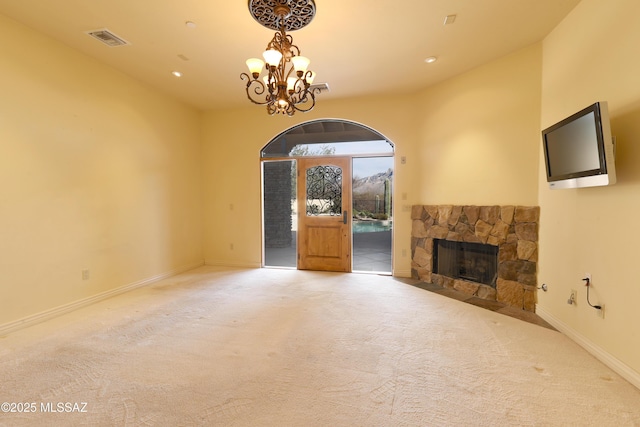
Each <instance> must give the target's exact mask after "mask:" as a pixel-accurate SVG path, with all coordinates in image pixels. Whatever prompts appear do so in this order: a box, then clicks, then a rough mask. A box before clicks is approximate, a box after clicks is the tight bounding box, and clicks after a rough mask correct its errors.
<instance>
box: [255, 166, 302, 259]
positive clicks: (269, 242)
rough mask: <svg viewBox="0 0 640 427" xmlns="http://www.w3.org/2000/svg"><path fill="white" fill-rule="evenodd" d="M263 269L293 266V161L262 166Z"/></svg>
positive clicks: (294, 187)
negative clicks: (265, 267) (264, 267)
mask: <svg viewBox="0 0 640 427" xmlns="http://www.w3.org/2000/svg"><path fill="white" fill-rule="evenodd" d="M262 183H263V184H262V185H263V197H264V200H263V209H264V215H263V219H264V265H265V266H267V267H293V268H295V267H296V266H297V265H296V263H297V248H296V233H297V222H298V221H297V219H298V218H297V197H296V162H295V160H285V161H273V162H263V166H262Z"/></svg>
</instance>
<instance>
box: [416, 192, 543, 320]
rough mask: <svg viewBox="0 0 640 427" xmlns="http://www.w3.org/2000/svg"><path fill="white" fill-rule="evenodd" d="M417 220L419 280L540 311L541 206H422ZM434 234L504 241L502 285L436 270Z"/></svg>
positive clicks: (500, 263) (500, 252) (501, 249)
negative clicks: (536, 306)
mask: <svg viewBox="0 0 640 427" xmlns="http://www.w3.org/2000/svg"><path fill="white" fill-rule="evenodd" d="M411 219H412V220H413V226H412V231H411V257H412V258H411V261H412V262H411V274H412V276H413V278H414V279H420V280H422V281H424V282H428V283H434V284H437V285H440V286H443V287H445V288H452V289H456V290H458V291H460V292H464V293H466V294H469V295H475V296H477V297H480V298H483V299H487V300H497V301H500V302H502V303H505V304H507V305H509V306H512V307H516V308H520V309H524V310H527V311H531V312H533V311H535V303H536V288H537V262H538V224H539V221H540V208H539V207H537V206H459V205H416V206H413V207H412V210H411ZM433 239H446V240H452V241H458V242H470V243H486V244H489V245H494V246H498V279H497V283H496V287H495V288H493V287H491V286H488V285H483V284H481V283H476V282H470V281H467V280H461V279H453V278H450V277H446V276H442V275H439V274H435V273H433Z"/></svg>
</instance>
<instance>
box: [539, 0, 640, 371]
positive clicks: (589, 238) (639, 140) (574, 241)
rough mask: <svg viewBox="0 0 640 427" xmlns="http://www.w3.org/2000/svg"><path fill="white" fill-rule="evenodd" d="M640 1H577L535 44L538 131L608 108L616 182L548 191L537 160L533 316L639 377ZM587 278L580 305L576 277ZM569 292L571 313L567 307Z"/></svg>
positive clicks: (579, 286)
mask: <svg viewBox="0 0 640 427" xmlns="http://www.w3.org/2000/svg"><path fill="white" fill-rule="evenodd" d="M638 16H640V2H638V1H637V0H616V1H615V2H602V1H600V0H583V1H582V2H581V3H580V4H579V5H578V6H577V7H576V8H575V9H574V10H573V11H572V12H571V13H570V14H569V15H568V17H567V18H566V19H565V20H564V21H563V22H562V23H561V24H560V25H559V26H558V27H557V28H556V29H555V30H554V31H553V32H552V33H551V34H550V35H549V36H548V37H547V38H546V39H545V40H544V45H543V46H544V59H543V64H544V67H543V74H542V76H543V80H542V122H541V128H545V127H547V126H550V125H552V124H553V123H555V122H557V121H559V120H561V119H563V118H565V117H567V116H569V115H570V114H572V113H574V112H576V111H578V110H580V109H581V108H583V107H586V106H587V105H589V104H592V103H593V102H595V101H608V103H609V112H610V116H611V127H612V134H613V135H615V136H617V139H618V150H617V161H616V166H617V172H618V173H617V176H618V183H617V184H615V185H614V186H610V187H597V188H586V189H572V190H553V191H551V190H549V189H548V186H547V183H546V181H545V178H544V177H545V174H544V163H543V161H542V154H541V155H540V168H539V171H540V186H539V188H540V189H539V200H540V206H541V230H540V271H539V280H540V282H541V283H542V282H544V283H546V284H547V285H548V286H549V292H547V293H543V292H540V293H539V304H538V307H539V311H541V312H544V313H548V314H549V315H551V316H552V317H553V318H554V319H555V320H556V321H557V322H559V323H560V324H561V325H563V326H564V327H565V328H567V330H568V332H569V333H572V334H574V335H575V336H576V337H577V338H578V339H580V340H583V341H585V342H586V343H587V344H589V345H593V346H594V347H595V348H596V349H598V350H602V351H604V352H605V353H608V354H609V355H611V356H613V357H614V358H616V359H617V360H618V361H620V362H622V363H623V364H625V365H627V367H630V368H631V369H632V370H634V371H635V374H636V375H637V376H638V375H640V337H639V332H638V325H639V324H640V310H638V301H640V280H639V279H638V275H637V270H636V269H635V267H636V266H637V263H638V260H637V254H638V250H637V241H638V240H639V239H640V223H638V221H637V220H636V218H635V213H636V212H638V210H639V208H640V168H638V164H640V148H639V147H640V85H638V76H640V57H638V55H637V52H638V46H640V26H638V25H637V18H638ZM586 272H589V273H591V274H592V277H593V280H592V283H593V286H592V288H591V299H592V303H594V304H604V306H605V310H604V318H601V317H599V315H598V312H597V311H596V310H594V309H593V308H591V307H589V306H588V305H587V302H586V291H585V287H584V286H583V282H582V281H581V279H582V278H583V276H584V274H585V273H586ZM571 289H575V290H577V291H578V303H577V305H576V306H571V305H568V304H567V302H566V301H567V299H568V297H569V294H570V291H571Z"/></svg>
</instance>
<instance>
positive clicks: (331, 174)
mask: <svg viewBox="0 0 640 427" xmlns="http://www.w3.org/2000/svg"><path fill="white" fill-rule="evenodd" d="M393 156H394V146H393V143H391V141H389V140H388V139H387V138H385V137H384V136H383V135H382V134H380V133H379V132H377V131H375V130H373V129H371V128H369V127H367V126H364V125H361V124H359V123H355V122H351V121H346V120H337V119H323V120H314V121H310V122H306V123H302V124H300V125H297V126H294V127H292V128H290V129H287V130H286V131H284V132H282V133H281V134H279V135H278V136H276V137H275V138H273V139H272V140H271V141H270V142H269V143H268V144H266V145H265V146H264V148H263V149H262V151H261V165H262V193H263V194H262V195H263V205H262V206H263V212H262V213H263V214H262V218H263V257H262V258H263V260H262V265H263V266H264V267H281V268H299V269H312V270H330V271H361V272H376V273H387V274H390V273H391V272H392V251H391V248H392V236H393V210H392V197H393V190H392V189H393V170H394V169H393Z"/></svg>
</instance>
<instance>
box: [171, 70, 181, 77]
mask: <svg viewBox="0 0 640 427" xmlns="http://www.w3.org/2000/svg"><path fill="white" fill-rule="evenodd" d="M171 74H173V75H174V76H176V77H182V73H181V72H180V71H172V72H171Z"/></svg>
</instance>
